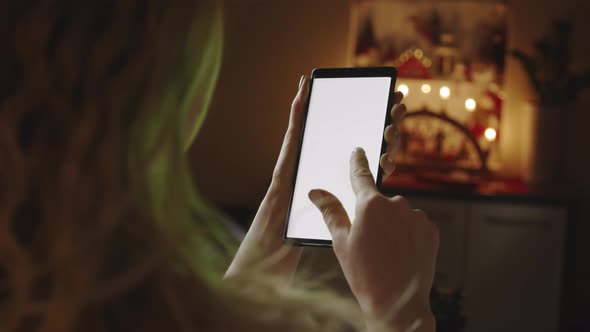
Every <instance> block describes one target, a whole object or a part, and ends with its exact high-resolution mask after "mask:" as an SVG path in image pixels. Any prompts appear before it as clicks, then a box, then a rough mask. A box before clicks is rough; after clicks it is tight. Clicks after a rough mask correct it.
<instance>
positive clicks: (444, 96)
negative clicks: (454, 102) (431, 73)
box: [440, 86, 451, 99]
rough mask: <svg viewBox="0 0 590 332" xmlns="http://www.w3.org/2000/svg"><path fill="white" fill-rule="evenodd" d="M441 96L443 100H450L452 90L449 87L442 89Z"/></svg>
mask: <svg viewBox="0 0 590 332" xmlns="http://www.w3.org/2000/svg"><path fill="white" fill-rule="evenodd" d="M440 96H441V97H442V99H448V98H449V97H450V96H451V89H449V87H448V86H443V87H442V88H440Z"/></svg>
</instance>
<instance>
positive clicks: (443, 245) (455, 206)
mask: <svg viewBox="0 0 590 332" xmlns="http://www.w3.org/2000/svg"><path fill="white" fill-rule="evenodd" d="M408 199H409V200H410V203H411V204H412V207H413V208H416V209H421V210H423V211H424V212H426V214H427V215H428V218H429V219H430V220H431V221H432V222H434V223H435V224H437V225H438V229H439V234H440V246H439V250H438V257H437V262H436V276H435V284H436V286H437V287H447V288H462V287H463V275H464V270H465V241H466V239H465V235H466V234H465V219H466V213H467V204H466V203H465V202H461V201H450V200H435V199H413V198H408Z"/></svg>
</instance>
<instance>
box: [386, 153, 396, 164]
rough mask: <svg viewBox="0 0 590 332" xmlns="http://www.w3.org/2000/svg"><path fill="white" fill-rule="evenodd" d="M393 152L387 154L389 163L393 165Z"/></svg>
mask: <svg viewBox="0 0 590 332" xmlns="http://www.w3.org/2000/svg"><path fill="white" fill-rule="evenodd" d="M393 155H394V153H393V152H388V153H387V161H389V162H390V163H393Z"/></svg>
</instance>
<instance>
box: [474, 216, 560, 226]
mask: <svg viewBox="0 0 590 332" xmlns="http://www.w3.org/2000/svg"><path fill="white" fill-rule="evenodd" d="M484 220H485V221H486V222H487V223H489V224H494V225H498V226H513V227H519V226H521V227H534V228H547V227H551V223H550V222H549V221H547V220H526V219H512V218H498V217H487V218H485V219H484Z"/></svg>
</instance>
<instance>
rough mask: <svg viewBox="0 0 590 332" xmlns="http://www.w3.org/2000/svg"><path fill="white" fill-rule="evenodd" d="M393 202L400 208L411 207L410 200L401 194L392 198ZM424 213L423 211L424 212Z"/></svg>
mask: <svg viewBox="0 0 590 332" xmlns="http://www.w3.org/2000/svg"><path fill="white" fill-rule="evenodd" d="M391 201H392V202H393V204H394V205H395V206H396V207H398V208H403V209H409V208H410V201H408V199H407V198H405V197H404V196H401V195H397V196H394V197H392V198H391ZM422 213H423V212H422Z"/></svg>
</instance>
